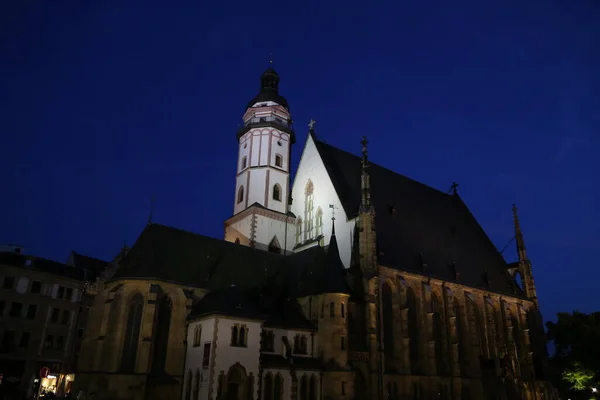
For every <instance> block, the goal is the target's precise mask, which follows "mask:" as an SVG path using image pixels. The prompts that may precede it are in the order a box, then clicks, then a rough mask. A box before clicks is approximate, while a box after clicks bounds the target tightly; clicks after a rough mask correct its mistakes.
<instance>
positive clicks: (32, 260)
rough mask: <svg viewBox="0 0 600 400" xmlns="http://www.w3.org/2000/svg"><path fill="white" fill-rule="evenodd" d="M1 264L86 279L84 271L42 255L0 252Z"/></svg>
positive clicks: (70, 277)
mask: <svg viewBox="0 0 600 400" xmlns="http://www.w3.org/2000/svg"><path fill="white" fill-rule="evenodd" d="M0 265H9V266H13V267H19V268H25V269H30V270H35V271H39V272H44V273H47V274H51V275H57V276H61V277H64V278H69V279H75V280H78V281H84V280H85V273H84V271H82V270H80V269H78V268H73V267H71V266H69V265H66V264H63V263H59V262H57V261H52V260H48V259H45V258H41V257H31V256H26V255H24V254H17V253H12V252H0Z"/></svg>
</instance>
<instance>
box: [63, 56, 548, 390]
mask: <svg viewBox="0 0 600 400" xmlns="http://www.w3.org/2000/svg"><path fill="white" fill-rule="evenodd" d="M279 81H280V78H279V75H278V74H277V73H276V72H275V70H273V69H272V68H269V69H267V70H266V71H265V72H264V73H263V74H262V76H261V78H260V91H259V93H258V94H257V95H256V96H255V97H254V98H253V99H252V100H250V102H249V103H248V105H247V107H246V110H245V113H244V115H243V125H242V127H241V128H240V129H239V130H238V132H237V143H238V160H237V169H236V176H235V192H234V198H233V199H232V200H233V213H232V216H231V217H229V218H228V219H227V220H226V221H225V224H224V225H225V232H224V239H218V238H211V237H207V236H203V235H201V234H197V233H192V232H187V231H183V230H180V229H177V228H175V227H170V226H165V225H161V224H156V223H149V224H148V225H147V226H146V227H145V229H144V230H143V231H142V233H141V234H140V236H139V237H138V239H137V241H136V242H135V244H134V245H133V246H132V247H131V249H130V250H129V251H128V252H127V254H126V255H125V256H124V258H123V259H122V261H121V262H120V264H119V266H118V267H117V268H116V269H115V270H114V271H112V272H111V274H110V275H106V276H107V278H106V279H104V280H102V281H99V282H97V284H96V286H95V287H96V288H97V295H96V297H95V301H94V305H93V306H92V308H91V309H90V313H89V323H88V326H87V329H86V332H85V335H84V338H83V343H82V350H81V354H82V356H81V358H80V360H79V364H78V365H79V370H78V372H77V379H76V382H75V386H74V387H75V388H76V389H82V390H84V391H86V392H87V393H88V394H92V393H93V394H94V398H95V399H96V400H100V399H135V400H142V399H172V400H175V399H177V400H179V399H181V400H200V399H202V400H204V399H211V400H234V399H235V400H242V399H243V400H251V399H253V400H288V399H291V400H329V399H332V400H333V399H348V400H350V399H364V400H366V399H379V400H383V399H415V400H425V399H506V400H512V399H531V400H533V399H550V398H553V396H554V391H553V389H552V387H551V386H550V384H549V382H547V380H546V373H545V365H546V364H545V359H546V349H545V342H544V339H543V335H544V332H543V323H542V319H541V314H540V311H539V308H538V301H537V296H536V288H535V284H534V279H533V275H532V265H531V262H530V261H529V259H528V257H527V253H526V249H525V243H524V239H523V234H522V232H521V228H520V225H519V219H518V216H517V210H516V207H514V206H513V215H514V225H515V241H516V244H517V246H516V247H517V252H516V254H515V261H514V262H507V261H506V260H505V259H504V258H503V256H502V255H501V254H500V252H499V251H498V250H497V249H496V248H495V246H494V245H493V244H492V242H491V240H490V239H489V238H488V236H487V235H486V233H485V232H484V230H483V229H482V228H481V226H480V225H479V224H478V222H477V221H476V219H475V218H474V216H473V215H472V214H471V212H470V211H469V209H468V208H467V206H466V205H465V203H464V202H463V200H462V199H461V197H460V196H459V195H458V193H457V191H456V187H454V189H453V191H452V193H444V192H442V191H439V190H436V189H434V188H431V187H429V186H426V185H424V184H422V183H419V182H416V181H414V180H412V179H410V178H407V177H405V176H403V175H401V174H398V173H396V172H394V171H390V170H388V169H386V168H383V167H381V166H378V165H377V164H375V163H371V162H370V160H369V157H368V143H367V140H366V138H363V140H362V141H361V143H360V144H361V149H360V150H361V152H360V155H355V154H350V153H348V152H345V151H342V150H340V149H338V148H336V147H334V146H332V145H330V144H326V143H324V142H323V141H321V140H319V138H318V136H317V133H316V132H315V129H314V121H311V123H310V125H309V132H308V135H307V137H306V138H302V140H303V141H304V148H303V152H302V156H301V159H300V163H299V167H298V170H297V172H296V176H295V177H294V179H293V180H292V179H291V178H292V177H291V176H290V170H291V162H292V160H291V150H292V146H293V145H294V144H295V143H296V132H295V130H294V128H293V125H292V117H291V113H290V107H289V105H288V102H287V100H286V99H285V98H284V97H283V96H282V95H281V94H280V93H279ZM373 140H377V139H376V138H373Z"/></svg>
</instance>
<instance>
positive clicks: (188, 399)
mask: <svg viewBox="0 0 600 400" xmlns="http://www.w3.org/2000/svg"><path fill="white" fill-rule="evenodd" d="M185 399H186V400H192V370H191V369H189V370H188V372H187V378H186V382H185Z"/></svg>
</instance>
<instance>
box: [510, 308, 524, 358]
mask: <svg viewBox="0 0 600 400" xmlns="http://www.w3.org/2000/svg"><path fill="white" fill-rule="evenodd" d="M510 324H511V325H512V337H513V341H514V342H515V350H516V351H517V360H520V359H521V357H522V347H521V327H520V325H519V320H517V317H515V316H514V315H513V314H512V313H511V314H510Z"/></svg>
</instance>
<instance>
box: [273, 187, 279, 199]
mask: <svg viewBox="0 0 600 400" xmlns="http://www.w3.org/2000/svg"><path fill="white" fill-rule="evenodd" d="M273 200H277V201H281V186H279V184H277V183H276V184H275V185H273Z"/></svg>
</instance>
